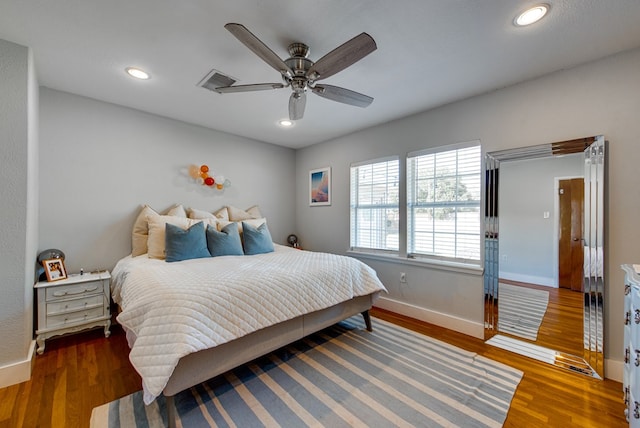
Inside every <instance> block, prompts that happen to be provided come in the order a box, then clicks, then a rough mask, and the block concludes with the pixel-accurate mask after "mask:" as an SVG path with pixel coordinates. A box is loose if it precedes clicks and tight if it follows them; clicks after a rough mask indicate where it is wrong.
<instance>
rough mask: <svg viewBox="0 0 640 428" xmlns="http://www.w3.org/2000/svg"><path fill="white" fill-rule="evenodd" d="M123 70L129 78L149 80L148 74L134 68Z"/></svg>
mask: <svg viewBox="0 0 640 428" xmlns="http://www.w3.org/2000/svg"><path fill="white" fill-rule="evenodd" d="M124 70H125V71H126V72H127V74H129V76H131V77H135V78H136V79H141V80H147V79H150V78H151V76H149V73H147V72H146V71H143V70H140V69H139V68H136V67H127V68H125V69H124Z"/></svg>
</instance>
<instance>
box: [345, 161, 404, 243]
mask: <svg viewBox="0 0 640 428" xmlns="http://www.w3.org/2000/svg"><path fill="white" fill-rule="evenodd" d="M399 164H400V161H399V160H398V158H397V157H394V158H386V159H379V160H375V161H370V162H368V163H361V164H354V165H352V166H351V197H350V199H351V204H350V205H351V215H350V218H351V248H352V249H366V250H379V251H390V252H397V251H398V247H399V229H398V227H399V224H398V220H399Z"/></svg>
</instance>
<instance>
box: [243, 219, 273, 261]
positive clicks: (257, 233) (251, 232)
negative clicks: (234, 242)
mask: <svg viewBox="0 0 640 428" xmlns="http://www.w3.org/2000/svg"><path fill="white" fill-rule="evenodd" d="M242 230H243V231H244V232H243V233H242V240H243V241H244V253H245V254H246V255H248V256H250V255H254V254H264V253H271V252H273V251H274V248H273V240H272V239H271V233H269V228H267V223H263V224H262V225H260V226H258V227H255V226H253V225H251V224H250V223H248V222H246V221H243V222H242Z"/></svg>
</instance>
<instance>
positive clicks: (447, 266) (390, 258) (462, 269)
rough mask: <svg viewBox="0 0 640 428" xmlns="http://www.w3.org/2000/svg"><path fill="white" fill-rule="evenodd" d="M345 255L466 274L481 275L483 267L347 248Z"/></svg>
mask: <svg viewBox="0 0 640 428" xmlns="http://www.w3.org/2000/svg"><path fill="white" fill-rule="evenodd" d="M347 255H349V256H351V257H355V258H362V259H370V260H377V261H381V262H387V263H397V264H403V265H411V266H419V267H423V268H429V269H438V270H444V271H449V272H458V273H464V274H467V275H478V276H480V275H482V274H483V273H484V269H483V268H482V267H481V266H479V265H473V264H468V263H457V262H448V261H444V260H430V259H409V258H403V257H400V256H397V255H389V254H376V253H365V252H363V251H353V250H347Z"/></svg>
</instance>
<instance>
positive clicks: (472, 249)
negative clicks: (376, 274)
mask: <svg viewBox="0 0 640 428" xmlns="http://www.w3.org/2000/svg"><path fill="white" fill-rule="evenodd" d="M438 150H439V151H438ZM480 152H481V151H480V145H479V144H478V143H471V144H469V143H467V144H464V145H458V146H450V147H444V148H440V149H437V150H424V151H420V152H414V153H409V155H408V157H407V254H408V255H409V257H415V256H428V257H435V258H441V259H446V260H453V261H461V262H468V261H479V260H480V193H481V192H480V167H481V162H480V160H481V159H480Z"/></svg>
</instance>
